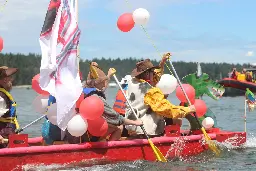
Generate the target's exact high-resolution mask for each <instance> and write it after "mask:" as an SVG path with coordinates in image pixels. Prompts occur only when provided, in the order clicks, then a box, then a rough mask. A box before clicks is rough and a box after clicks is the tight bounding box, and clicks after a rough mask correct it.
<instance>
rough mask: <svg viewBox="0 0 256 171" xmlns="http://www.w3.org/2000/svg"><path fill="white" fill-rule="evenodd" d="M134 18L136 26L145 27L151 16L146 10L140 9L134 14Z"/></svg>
mask: <svg viewBox="0 0 256 171" xmlns="http://www.w3.org/2000/svg"><path fill="white" fill-rule="evenodd" d="M132 17H133V20H134V22H135V23H136V24H139V25H143V26H145V25H146V24H147V23H148V21H149V18H150V14H149V12H148V11H147V10H146V9H144V8H138V9H136V10H135V11H134V12H133V14H132Z"/></svg>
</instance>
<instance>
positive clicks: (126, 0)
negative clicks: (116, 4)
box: [125, 0, 173, 75]
mask: <svg viewBox="0 0 256 171" xmlns="http://www.w3.org/2000/svg"><path fill="white" fill-rule="evenodd" d="M125 2H126V4H127V6H128V7H129V8H131V9H132V6H131V5H130V4H129V1H128V0H125ZM140 27H141V29H142V30H143V31H144V33H145V34H146V36H147V38H148V39H149V41H151V43H152V45H153V47H154V48H155V50H156V51H157V53H158V54H159V56H160V57H161V58H162V55H161V53H160V51H159V49H158V48H157V47H156V45H155V43H154V41H153V39H152V38H151V37H150V36H149V34H148V32H147V30H146V29H145V27H143V25H141V26H140ZM165 66H166V67H167V69H168V70H169V72H170V73H171V74H172V71H171V69H170V68H169V66H168V65H167V64H166V62H165ZM172 75H173V74H172Z"/></svg>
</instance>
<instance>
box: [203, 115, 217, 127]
mask: <svg viewBox="0 0 256 171" xmlns="http://www.w3.org/2000/svg"><path fill="white" fill-rule="evenodd" d="M202 125H203V127H204V128H206V129H209V128H211V127H213V125H214V120H213V119H212V118H211V117H206V118H204V120H203V122H202Z"/></svg>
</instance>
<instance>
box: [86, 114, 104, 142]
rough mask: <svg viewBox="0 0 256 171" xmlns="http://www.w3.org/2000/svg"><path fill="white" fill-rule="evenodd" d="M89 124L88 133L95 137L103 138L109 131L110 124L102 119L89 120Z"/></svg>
mask: <svg viewBox="0 0 256 171" xmlns="http://www.w3.org/2000/svg"><path fill="white" fill-rule="evenodd" d="M87 123H88V129H87V130H88V132H89V133H90V134H92V135H93V136H97V137H100V136H103V135H105V134H106V133H107V131H108V123H107V122H106V120H105V119H103V118H102V117H100V118H97V119H95V120H87Z"/></svg>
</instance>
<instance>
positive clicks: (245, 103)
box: [244, 99, 247, 132]
mask: <svg viewBox="0 0 256 171" xmlns="http://www.w3.org/2000/svg"><path fill="white" fill-rule="evenodd" d="M246 107H247V99H245V101H244V132H246V112H247V108H246Z"/></svg>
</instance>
